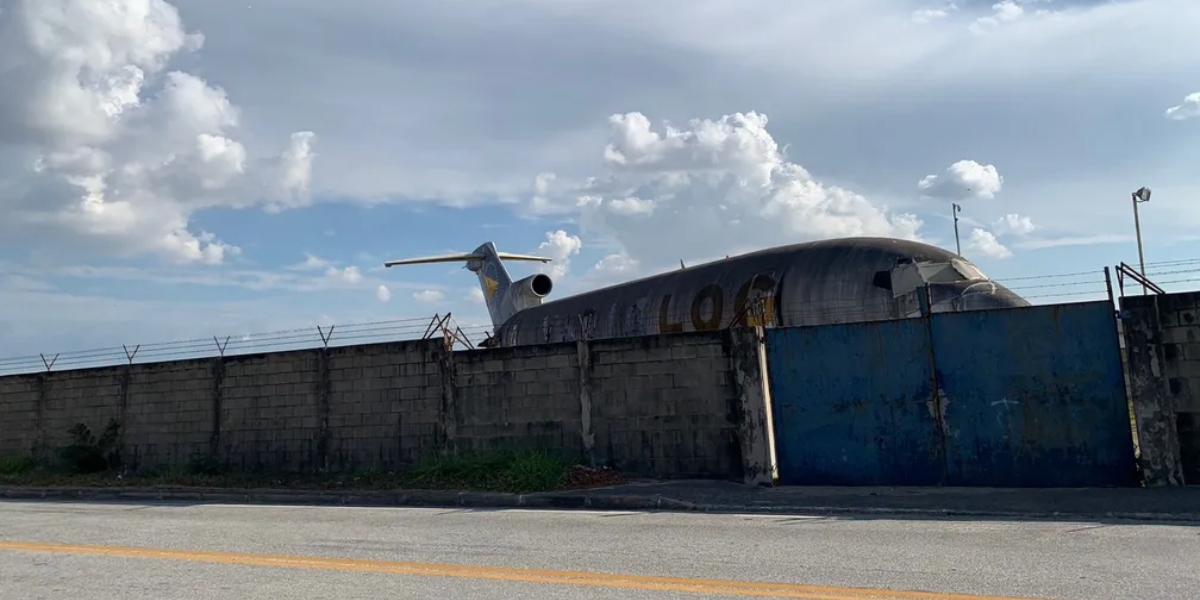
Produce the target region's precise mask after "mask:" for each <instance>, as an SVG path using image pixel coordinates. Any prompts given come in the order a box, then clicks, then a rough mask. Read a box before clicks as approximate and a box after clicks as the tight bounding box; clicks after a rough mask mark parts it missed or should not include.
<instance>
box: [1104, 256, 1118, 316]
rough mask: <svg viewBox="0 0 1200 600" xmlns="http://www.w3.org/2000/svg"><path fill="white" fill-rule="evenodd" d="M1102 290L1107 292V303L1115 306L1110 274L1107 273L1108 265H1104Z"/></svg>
mask: <svg viewBox="0 0 1200 600" xmlns="http://www.w3.org/2000/svg"><path fill="white" fill-rule="evenodd" d="M1104 289H1106V290H1108V301H1109V302H1110V303H1112V304H1113V306H1116V299H1115V298H1113V287H1112V274H1111V273H1109V271H1108V265H1104Z"/></svg>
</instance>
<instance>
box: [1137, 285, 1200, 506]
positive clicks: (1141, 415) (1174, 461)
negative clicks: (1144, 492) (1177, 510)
mask: <svg viewBox="0 0 1200 600" xmlns="http://www.w3.org/2000/svg"><path fill="white" fill-rule="evenodd" d="M1120 304H1121V320H1122V323H1123V330H1124V336H1125V346H1126V355H1127V359H1128V369H1129V388H1130V395H1131V399H1132V404H1133V410H1134V417H1135V423H1136V427H1137V438H1138V446H1139V451H1140V456H1139V460H1140V463H1141V468H1142V471H1143V478H1144V479H1145V481H1146V483H1147V485H1182V484H1196V485H1200V431H1196V429H1195V428H1194V427H1191V426H1190V425H1191V424H1192V423H1196V422H1197V421H1198V420H1200V292H1186V293H1178V294H1155V295H1147V296H1127V297H1124V298H1121V301H1120Z"/></svg>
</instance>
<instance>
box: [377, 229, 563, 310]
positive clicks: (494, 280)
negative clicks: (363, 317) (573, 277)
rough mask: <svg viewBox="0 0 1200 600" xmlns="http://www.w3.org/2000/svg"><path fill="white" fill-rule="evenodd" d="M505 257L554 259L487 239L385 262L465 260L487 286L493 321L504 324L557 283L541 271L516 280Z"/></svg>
mask: <svg viewBox="0 0 1200 600" xmlns="http://www.w3.org/2000/svg"><path fill="white" fill-rule="evenodd" d="M505 259H507V260H523V261H537V262H543V263H548V262H550V260H551V259H549V258H545V257H541V256H530V255H527V254H512V253H509V252H498V251H497V250H496V245H495V244H493V243H492V242H486V243H484V244H483V245H481V246H479V247H478V248H476V249H475V250H474V251H473V252H470V253H468V254H440V255H436V256H424V257H420V258H406V259H400V260H390V261H387V262H385V263H383V266H385V267H394V266H397V265H417V264H431V263H443V262H465V263H466V268H467V269H468V270H469V271H472V272H474V273H475V275H476V276H478V277H479V287H480V288H481V289H482V290H483V300H484V302H485V303H486V304H487V308H488V314H489V315H490V316H491V318H492V325H493V326H495V327H500V325H502V324H504V322H505V321H507V320H508V319H510V318H511V317H512V316H513V315H515V314H517V312H519V311H521V310H524V309H526V308H529V307H530V306H536V305H538V304H540V303H541V300H542V298H543V297H545V296H546V295H547V294H549V293H550V290H551V289H553V287H554V284H553V282H552V281H551V279H550V277H549V276H547V275H544V274H541V273H539V274H536V275H531V276H529V277H526V278H525V279H522V280H520V281H516V282H514V281H513V280H512V278H511V277H510V276H509V275H508V269H506V268H504V262H503V261H504V260H505Z"/></svg>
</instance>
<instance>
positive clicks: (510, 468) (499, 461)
mask: <svg viewBox="0 0 1200 600" xmlns="http://www.w3.org/2000/svg"><path fill="white" fill-rule="evenodd" d="M574 464H575V462H574V461H571V460H567V459H566V458H565V457H561V456H557V455H554V454H550V453H546V452H539V451H524V452H499V453H495V454H490V453H489V454H484V453H476V452H468V453H462V454H456V455H452V456H448V457H440V458H435V459H432V460H430V461H428V462H427V463H425V464H422V465H420V466H418V467H417V468H416V469H414V470H413V471H412V472H410V473H409V474H408V477H406V479H407V480H408V481H409V482H410V483H411V484H415V485H417V486H429V487H436V488H461V489H473V490H486V491H496V492H513V493H531V492H541V491H547V490H553V489H557V488H559V487H560V486H562V485H563V484H565V483H566V481H567V472H568V470H569V469H570V468H571V466H572V465H574Z"/></svg>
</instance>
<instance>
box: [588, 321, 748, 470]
mask: <svg viewBox="0 0 1200 600" xmlns="http://www.w3.org/2000/svg"><path fill="white" fill-rule="evenodd" d="M726 337H727V332H702V333H690V334H686V335H675V336H671V337H641V338H630V339H624V340H612V341H607V340H606V341H597V342H593V343H592V344H590V347H589V348H587V350H588V351H589V354H590V356H586V357H585V359H584V360H585V367H586V370H587V372H586V376H585V385H587V386H588V387H589V388H590V398H591V429H592V433H593V436H592V437H593V439H594V441H593V443H592V447H591V448H585V450H588V451H590V453H591V455H592V456H593V457H594V459H595V461H596V462H598V463H603V464H612V465H613V466H615V467H617V468H620V469H622V470H624V471H628V472H635V473H645V474H649V475H654V476H667V475H678V476H684V477H703V476H707V475H709V474H713V473H740V471H741V468H742V465H741V461H742V456H741V448H740V446H739V443H738V420H737V413H738V408H737V407H738V398H739V396H738V391H737V389H736V386H735V383H734V376H733V373H732V370H733V363H732V362H731V360H730V353H729V344H728V342H727V341H726Z"/></svg>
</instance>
